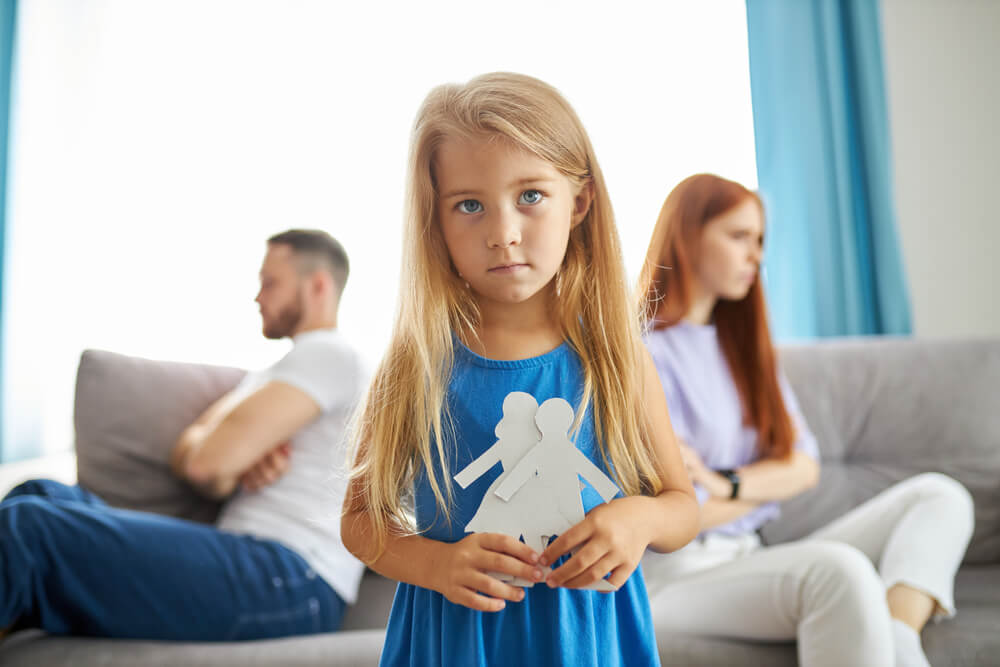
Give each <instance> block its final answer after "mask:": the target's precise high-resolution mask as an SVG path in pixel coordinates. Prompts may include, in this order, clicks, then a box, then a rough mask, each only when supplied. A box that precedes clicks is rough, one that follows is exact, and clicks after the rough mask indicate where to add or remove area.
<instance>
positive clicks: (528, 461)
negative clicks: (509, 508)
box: [494, 445, 539, 500]
mask: <svg viewBox="0 0 1000 667" xmlns="http://www.w3.org/2000/svg"><path fill="white" fill-rule="evenodd" d="M538 447H539V445H535V446H534V447H532V448H531V450H530V451H529V452H528V453H527V454H525V455H524V456H522V457H521V460H520V461H518V462H517V465H516V466H514V469H513V470H511V471H510V472H509V473H507V474H506V475H505V476H504V480H503V481H502V482H500V486H498V487H497V490H496V491H494V493H495V494H496V495H498V496H499V497H500V498H502V499H504V500H510V498H511V496H513V495H514V494H515V493H517V492H518V490H519V489H520V488H521V487H522V486H524V485H525V484H526V483H527V481H528V480H529V479H531V476H532V475H534V474H535V472H536V471H537V470H538V463H537V461H538Z"/></svg>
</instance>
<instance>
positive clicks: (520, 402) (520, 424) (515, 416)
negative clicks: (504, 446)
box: [493, 391, 538, 440]
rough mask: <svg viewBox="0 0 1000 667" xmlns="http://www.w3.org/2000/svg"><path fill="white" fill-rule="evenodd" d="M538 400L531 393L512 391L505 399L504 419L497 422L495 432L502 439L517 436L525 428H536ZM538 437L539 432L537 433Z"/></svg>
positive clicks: (529, 429) (532, 429) (530, 429)
mask: <svg viewBox="0 0 1000 667" xmlns="http://www.w3.org/2000/svg"><path fill="white" fill-rule="evenodd" d="M537 411H538V402H537V401H536V400H535V397H534V396H532V395H531V394H526V393H525V392H523V391H512V392H510V393H509V394H507V397H506V398H505V399H503V419H501V420H500V421H499V422H497V425H496V428H494V429H493V432H494V433H495V434H496V436H497V437H498V438H500V439H501V440H505V439H509V438H511V437H512V436H513V437H517V436H518V435H519V434H521V433H523V432H524V431H525V430H528V431H534V430H535V413H536V412H537ZM535 436H536V439H537V433H536V434H535Z"/></svg>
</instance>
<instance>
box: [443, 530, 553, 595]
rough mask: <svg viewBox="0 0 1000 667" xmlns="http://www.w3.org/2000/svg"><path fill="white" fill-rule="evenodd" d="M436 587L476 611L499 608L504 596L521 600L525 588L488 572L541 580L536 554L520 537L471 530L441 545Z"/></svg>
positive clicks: (542, 574) (541, 573)
mask: <svg viewBox="0 0 1000 667" xmlns="http://www.w3.org/2000/svg"><path fill="white" fill-rule="evenodd" d="M444 547H445V548H444V553H445V557H444V558H443V559H442V561H441V563H440V572H439V574H438V577H437V579H438V581H437V585H436V586H435V590H437V591H438V592H439V593H441V594H442V595H444V596H445V597H446V598H447V599H448V600H450V601H451V602H454V603H455V604H460V605H463V606H465V607H469V608H470V609H476V610H478V611H500V610H501V609H503V608H504V606H505V602H504V600H510V601H511V602H520V601H521V600H523V599H524V589H523V588H520V587H517V586H511V585H510V584H505V583H504V582H502V581H500V580H499V579H496V578H495V577H492V576H490V574H488V573H490V572H493V573H497V574H506V575H510V576H512V577H521V578H522V579H527V580H529V581H541V580H542V579H543V578H544V577H545V574H544V573H543V572H542V570H541V568H540V567H539V566H538V554H536V553H535V551H534V550H533V549H532V548H531V547H529V546H528V545H526V544H524V543H523V542H521V541H520V540H515V539H514V538H513V537H510V536H508V535H501V534H499V533H473V534H471V535H468V536H467V537H465V538H463V539H461V540H459V541H458V542H455V543H452V544H445V545H444Z"/></svg>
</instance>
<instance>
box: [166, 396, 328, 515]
mask: <svg viewBox="0 0 1000 667" xmlns="http://www.w3.org/2000/svg"><path fill="white" fill-rule="evenodd" d="M227 399H228V400H227ZM231 404H232V399H231V398H230V397H229V396H228V395H227V396H224V397H222V398H221V399H219V400H218V401H216V403H214V404H212V406H210V407H209V408H208V410H206V411H205V412H204V413H203V414H202V415H201V416H200V417H199V418H198V419H197V420H195V422H194V423H193V424H191V425H190V426H189V427H188V428H186V429H184V432H183V433H181V436H180V438H179V439H178V440H177V444H176V445H175V447H174V450H173V452H172V453H171V460H170V464H171V468H172V469H173V470H174V473H175V474H176V475H177V476H178V477H180V478H182V479H185V480H187V481H188V482H190V483H191V484H192V485H194V486H195V487H196V488H197V489H198V490H199V491H201V492H202V493H204V494H205V495H207V496H209V497H212V498H223V497H225V496H228V495H229V494H230V493H232V492H233V491H234V490H235V489H236V486H237V484H238V483H239V477H240V475H242V474H243V473H244V472H246V471H247V470H248V469H249V468H250V467H251V466H253V464H254V463H256V462H257V461H258V460H259V459H260V458H261V457H262V456H264V455H265V454H267V453H268V452H270V451H271V450H273V449H274V448H275V447H277V446H278V445H280V444H281V443H283V442H286V441H288V440H289V439H291V437H292V436H293V435H295V433H296V432H298V431H299V429H301V428H302V427H303V426H305V425H307V424H309V423H310V422H312V421H313V420H314V419H316V417H318V416H319V414H320V406H319V405H318V404H317V403H316V401H315V400H314V399H313V398H312V397H311V396H310V395H309V394H307V393H306V392H304V391H302V390H301V389H298V388H296V387H293V386H292V385H290V384H287V383H285V382H280V381H272V382H268V383H267V384H265V385H264V386H263V387H261V388H260V389H258V390H257V391H255V392H254V393H253V394H250V395H249V396H247V397H246V398H244V399H243V400H242V401H240V402H238V403H237V404H236V405H235V406H233V407H232V408H231V409H229V408H230V406H231Z"/></svg>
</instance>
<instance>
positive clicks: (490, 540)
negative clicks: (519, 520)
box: [479, 533, 538, 565]
mask: <svg viewBox="0 0 1000 667" xmlns="http://www.w3.org/2000/svg"><path fill="white" fill-rule="evenodd" d="M480 535H481V536H482V537H481V539H480V542H479V546H481V547H482V548H484V549H488V550H489V551H497V552H500V553H505V554H510V555H511V556H514V557H515V558H518V559H520V560H522V561H524V562H525V563H530V564H532V565H534V564H535V563H537V562H538V554H536V553H535V550H534V549H532V548H531V547H529V546H528V545H527V544H525V543H524V542H521V541H520V540H515V539H514V538H513V537H511V536H510V535H502V534H501V533H480Z"/></svg>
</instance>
